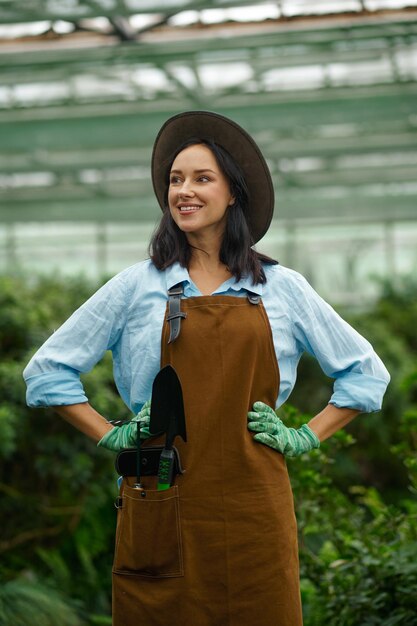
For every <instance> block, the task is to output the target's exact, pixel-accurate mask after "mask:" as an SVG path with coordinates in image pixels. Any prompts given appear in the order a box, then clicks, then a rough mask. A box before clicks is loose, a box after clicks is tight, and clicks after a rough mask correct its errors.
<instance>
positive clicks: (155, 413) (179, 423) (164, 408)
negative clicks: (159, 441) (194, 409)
mask: <svg viewBox="0 0 417 626" xmlns="http://www.w3.org/2000/svg"><path fill="white" fill-rule="evenodd" d="M149 431H150V432H151V433H157V434H161V433H166V439H165V446H164V449H163V450H162V452H161V456H160V459H159V468H158V486H157V489H158V491H163V490H164V489H169V487H171V485H172V484H173V481H174V466H175V450H174V440H175V438H176V437H177V436H179V437H181V438H182V440H183V441H184V442H186V441H187V432H186V427H185V413H184V401H183V397H182V389H181V383H180V380H179V378H178V376H177V373H176V371H175V370H174V368H173V367H172V366H171V365H166V366H165V367H164V368H162V369H161V370H160V372H159V373H158V374H157V376H156V377H155V380H154V382H153V385H152V401H151V417H150V422H149Z"/></svg>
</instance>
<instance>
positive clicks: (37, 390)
mask: <svg viewBox="0 0 417 626" xmlns="http://www.w3.org/2000/svg"><path fill="white" fill-rule="evenodd" d="M264 270H265V274H266V278H267V282H266V284H265V285H253V284H252V281H251V280H250V279H249V278H242V280H240V281H239V282H236V280H235V279H234V278H231V279H229V280H227V281H226V282H225V283H223V284H222V285H221V286H220V287H219V288H218V289H216V291H215V292H214V293H213V294H212V296H213V297H215V296H216V295H220V294H221V295H226V296H239V297H246V296H247V293H248V292H251V293H255V294H258V295H260V296H261V297H262V301H263V303H264V306H265V310H266V312H267V315H268V318H269V322H270V325H271V329H272V336H273V341H274V346H275V352H276V356H277V361H278V365H279V369H280V379H281V382H280V388H279V393H278V397H277V402H276V407H279V406H281V405H282V404H283V403H284V402H285V401H286V400H287V399H288V397H289V395H290V393H291V391H292V389H293V387H294V384H295V380H296V373H297V365H298V362H299V360H300V357H301V355H302V353H303V352H304V351H307V352H309V353H310V354H312V355H313V356H315V358H316V359H317V360H318V362H319V363H320V366H321V368H322V370H323V371H324V373H325V374H326V375H327V376H330V377H331V378H334V379H335V382H334V389H333V395H332V397H331V399H330V402H331V403H332V404H334V405H335V406H337V407H350V408H356V409H358V410H360V411H364V412H372V411H378V410H379V409H380V408H381V403H382V397H383V395H384V392H385V389H386V387H387V384H388V382H389V378H390V377H389V374H388V372H387V370H386V368H385V367H384V365H383V363H382V362H381V360H380V359H379V357H378V356H377V355H376V354H375V352H374V350H373V348H372V346H371V345H370V343H369V342H368V341H366V339H364V338H363V337H362V336H361V335H359V334H358V333H357V332H356V331H355V330H354V329H353V328H352V327H351V326H349V324H347V322H345V321H344V320H343V319H342V318H341V317H340V316H339V315H338V314H337V313H336V312H335V311H334V310H333V309H332V308H331V306H330V305H329V304H327V303H326V302H325V301H324V300H323V299H322V298H321V297H320V296H319V295H318V294H317V293H316V292H315V291H314V289H313V288H312V287H311V286H310V285H309V284H308V282H307V281H306V280H305V278H303V276H301V275H300V274H298V273H297V272H295V271H293V270H290V269H288V268H285V267H283V266H282V265H265V266H264ZM179 282H182V283H183V285H184V297H185V298H189V297H192V296H200V295H201V293H200V292H199V290H198V289H197V287H196V286H195V285H194V283H193V282H192V280H191V279H190V276H189V274H188V271H187V270H186V269H185V268H183V267H181V266H180V265H179V264H178V263H176V264H174V265H173V266H171V267H170V268H168V269H167V270H165V271H159V270H157V269H156V268H155V266H154V265H153V264H152V262H151V261H149V260H148V261H143V262H141V263H137V264H136V265H133V266H132V267H129V268H127V269H125V270H124V271H122V272H120V273H119V274H117V275H116V276H115V277H114V278H112V279H111V280H110V281H109V282H107V283H106V284H105V285H104V286H103V287H101V289H99V290H98V291H97V292H96V293H95V294H94V295H93V296H92V297H91V298H90V299H89V300H87V302H85V303H84V304H83V305H82V306H81V307H80V308H79V309H78V310H77V311H75V313H73V315H72V316H71V317H70V318H69V319H68V320H67V321H66V322H65V323H64V324H63V325H62V326H61V327H60V328H59V329H58V330H57V331H56V332H55V333H54V334H53V335H52V336H51V337H50V338H49V339H48V340H47V341H46V342H45V343H44V345H43V346H42V347H41V348H40V349H39V350H38V352H36V354H35V355H34V356H33V357H32V359H31V361H30V362H29V364H28V365H27V367H26V369H25V371H24V373H23V375H24V378H25V380H26V383H27V403H28V404H29V406H33V407H37V406H54V405H56V406H57V405H68V404H76V403H79V402H87V397H86V395H85V392H84V389H83V386H82V383H81V381H80V373H84V372H88V371H90V370H91V369H92V368H93V367H94V365H95V364H96V363H97V362H98V361H99V360H100V359H101V358H102V356H103V355H104V353H105V352H106V350H111V351H112V353H113V364H114V379H115V383H116V385H117V388H118V390H119V393H120V395H121V397H122V398H123V400H124V402H125V403H126V405H127V406H128V407H129V408H130V410H131V411H132V412H133V413H137V412H138V411H139V410H140V409H141V407H142V405H143V404H144V402H145V401H146V400H148V399H149V398H150V397H151V389H152V382H153V380H154V378H155V376H156V374H157V373H158V371H159V369H160V356H161V350H160V343H161V332H162V325H163V320H164V314H165V308H166V303H167V299H168V296H167V291H168V289H169V288H170V287H172V286H174V285H176V284H177V283H179ZM277 391H278V390H277Z"/></svg>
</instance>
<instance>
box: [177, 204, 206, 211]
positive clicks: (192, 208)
mask: <svg viewBox="0 0 417 626" xmlns="http://www.w3.org/2000/svg"><path fill="white" fill-rule="evenodd" d="M178 209H179V211H180V213H195V211H199V210H200V209H201V205H199V204H180V205H179V206H178Z"/></svg>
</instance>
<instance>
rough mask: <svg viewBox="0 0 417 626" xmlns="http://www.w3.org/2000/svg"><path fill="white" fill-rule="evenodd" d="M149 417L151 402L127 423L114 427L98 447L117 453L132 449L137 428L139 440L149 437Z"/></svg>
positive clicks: (135, 442)
mask: <svg viewBox="0 0 417 626" xmlns="http://www.w3.org/2000/svg"><path fill="white" fill-rule="evenodd" d="M150 417H151V401H150V400H148V401H147V402H145V404H144V405H143V407H142V409H141V410H140V411H139V413H138V414H137V415H136V416H135V417H134V418H132V419H131V420H130V421H129V422H123V423H121V424H120V426H114V427H113V428H112V429H111V430H109V431H108V432H107V433H105V435H104V436H103V437H102V438H101V439H100V441H99V442H98V443H97V445H98V446H102V447H103V448H107V449H108V450H112V451H113V452H119V450H123V449H124V448H132V447H134V446H135V445H136V444H137V437H138V428H139V433H140V438H141V439H147V438H148V437H151V436H152V435H151V433H150V432H149V421H150Z"/></svg>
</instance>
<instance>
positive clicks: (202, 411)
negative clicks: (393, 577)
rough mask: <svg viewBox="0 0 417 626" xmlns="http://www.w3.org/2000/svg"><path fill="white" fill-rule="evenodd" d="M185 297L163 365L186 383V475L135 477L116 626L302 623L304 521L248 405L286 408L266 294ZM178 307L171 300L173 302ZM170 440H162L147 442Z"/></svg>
mask: <svg viewBox="0 0 417 626" xmlns="http://www.w3.org/2000/svg"><path fill="white" fill-rule="evenodd" d="M257 300H259V298H255V299H253V302H255V303H251V302H250V300H249V299H247V298H241V297H233V296H200V297H192V298H187V299H182V300H181V310H182V311H183V312H185V313H186V319H183V320H182V324H181V332H180V334H179V337H178V339H177V340H176V341H174V342H173V343H170V344H168V337H169V331H170V329H169V323H168V322H167V319H166V318H167V315H166V318H165V323H164V326H163V331H162V352H161V366H162V367H163V366H165V365H167V364H171V365H172V366H173V367H174V368H175V370H176V372H177V374H178V376H179V379H180V381H181V385H182V390H183V396H184V407H185V415H186V424H187V443H183V442H182V440H180V439H179V438H177V439H176V441H175V446H176V447H177V448H178V450H179V453H180V457H181V463H182V466H183V467H184V469H185V473H184V474H182V475H179V476H177V477H176V480H175V485H174V486H172V487H171V488H169V489H168V490H166V491H157V490H156V478H155V477H153V476H152V477H144V478H143V480H142V483H143V485H144V487H145V495H143V492H141V491H140V490H137V489H134V488H133V487H132V486H133V483H134V482H135V481H134V478H130V477H128V478H125V479H124V480H123V484H122V488H121V496H122V508H121V509H120V510H119V511H118V522H117V530H116V550H115V560H114V566H113V624H114V626H167V625H168V624H172V625H175V626H182V625H185V624H192V625H193V626H253V624H256V625H257V626H301V625H302V612H301V601H300V591H299V569H298V547H297V526H296V520H295V515H294V505H293V496H292V491H291V486H290V482H289V478H288V473H287V468H286V463H285V459H284V457H283V456H282V455H281V454H279V453H278V452H276V451H275V450H272V449H271V448H269V447H267V446H265V445H263V444H260V443H257V442H255V441H254V440H253V435H252V433H251V432H250V431H249V430H248V428H247V412H248V411H249V410H251V408H252V405H253V403H254V402H255V401H257V400H261V401H263V402H265V403H266V404H268V405H270V406H275V401H276V398H277V395H278V389H279V370H278V365H277V361H276V356H275V350H274V346H273V341H272V333H271V328H270V325H269V321H268V318H267V315H266V312H265V309H264V307H263V304H262V302H260V301H259V303H256V302H257ZM167 312H168V307H167ZM163 442H164V437H161V438H155V437H154V438H151V439H148V440H146V441H145V442H144V444H143V445H156V444H159V443H163Z"/></svg>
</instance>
